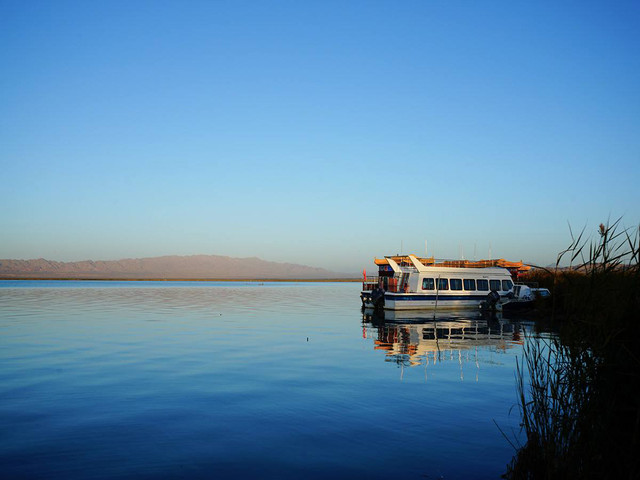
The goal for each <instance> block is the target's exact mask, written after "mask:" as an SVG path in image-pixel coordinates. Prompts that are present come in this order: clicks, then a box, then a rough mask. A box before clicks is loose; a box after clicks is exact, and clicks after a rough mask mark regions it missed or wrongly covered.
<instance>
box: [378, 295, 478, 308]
mask: <svg viewBox="0 0 640 480" xmlns="http://www.w3.org/2000/svg"><path fill="white" fill-rule="evenodd" d="M486 299H487V296H486V295H485V294H481V295H438V299H437V306H438V309H440V308H464V307H477V306H478V305H479V304H480V302H482V301H484V300H486ZM435 306H436V295H431V294H427V295H424V294H410V293H409V294H393V293H392V294H386V295H385V296H384V308H385V309H386V310H420V309H425V308H434V307H435Z"/></svg>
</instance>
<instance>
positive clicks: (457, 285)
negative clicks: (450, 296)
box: [449, 278, 462, 290]
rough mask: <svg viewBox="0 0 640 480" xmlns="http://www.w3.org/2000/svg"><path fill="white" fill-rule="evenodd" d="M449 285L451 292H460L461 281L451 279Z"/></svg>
mask: <svg viewBox="0 0 640 480" xmlns="http://www.w3.org/2000/svg"><path fill="white" fill-rule="evenodd" d="M449 283H450V284H451V290H462V279H460V278H452V279H451V280H450V282H449Z"/></svg>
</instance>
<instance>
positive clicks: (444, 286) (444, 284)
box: [438, 278, 449, 290]
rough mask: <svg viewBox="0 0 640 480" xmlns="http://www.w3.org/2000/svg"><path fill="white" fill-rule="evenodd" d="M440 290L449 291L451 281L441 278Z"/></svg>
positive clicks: (439, 281) (439, 280) (439, 282)
mask: <svg viewBox="0 0 640 480" xmlns="http://www.w3.org/2000/svg"><path fill="white" fill-rule="evenodd" d="M438 290H449V280H448V279H446V278H439V279H438Z"/></svg>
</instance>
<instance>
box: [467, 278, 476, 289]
mask: <svg viewBox="0 0 640 480" xmlns="http://www.w3.org/2000/svg"><path fill="white" fill-rule="evenodd" d="M464 289H465V290H475V289H476V281H475V280H474V279H473V278H465V279H464Z"/></svg>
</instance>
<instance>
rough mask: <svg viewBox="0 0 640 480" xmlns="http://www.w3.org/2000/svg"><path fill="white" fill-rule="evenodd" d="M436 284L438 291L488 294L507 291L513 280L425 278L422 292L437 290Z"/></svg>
mask: <svg viewBox="0 0 640 480" xmlns="http://www.w3.org/2000/svg"><path fill="white" fill-rule="evenodd" d="M436 284H437V286H438V290H463V289H464V290H468V291H472V292H474V291H476V290H478V291H481V292H483V291H484V292H488V291H489V290H495V291H507V290H511V287H513V282H512V281H511V280H485V279H479V280H475V279H472V278H465V279H461V278H451V279H449V278H435V279H434V278H423V279H422V290H436Z"/></svg>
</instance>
